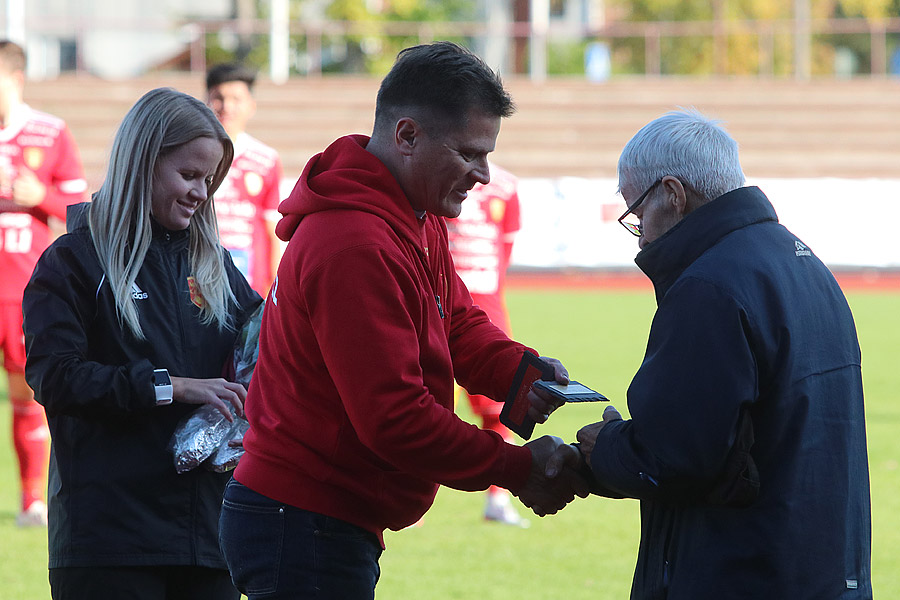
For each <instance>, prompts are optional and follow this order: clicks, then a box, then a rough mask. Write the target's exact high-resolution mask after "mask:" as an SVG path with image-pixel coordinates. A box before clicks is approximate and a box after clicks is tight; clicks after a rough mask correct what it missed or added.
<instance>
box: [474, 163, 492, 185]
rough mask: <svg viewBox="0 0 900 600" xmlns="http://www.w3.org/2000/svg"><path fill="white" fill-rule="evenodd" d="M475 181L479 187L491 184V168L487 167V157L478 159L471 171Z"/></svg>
mask: <svg viewBox="0 0 900 600" xmlns="http://www.w3.org/2000/svg"><path fill="white" fill-rule="evenodd" d="M472 174H473V175H474V176H475V180H476V181H477V182H478V183H480V184H481V185H487V184H489V183H490V182H491V168H490V167H489V166H488V160H487V157H486V156H485V157H483V158H480V159H479V160H478V162H477V164H476V166H475V168H474V169H473V170H472Z"/></svg>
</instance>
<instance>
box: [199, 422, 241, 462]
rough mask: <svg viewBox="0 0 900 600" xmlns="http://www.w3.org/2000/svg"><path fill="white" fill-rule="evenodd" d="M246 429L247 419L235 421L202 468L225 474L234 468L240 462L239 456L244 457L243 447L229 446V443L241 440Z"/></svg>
mask: <svg viewBox="0 0 900 600" xmlns="http://www.w3.org/2000/svg"><path fill="white" fill-rule="evenodd" d="M248 429H250V423H248V422H247V419H235V421H234V423H233V424H232V428H231V431H229V432H228V434H226V435H225V438H224V439H223V440H222V443H221V444H219V447H218V448H217V449H216V451H215V452H214V453H213V455H212V456H210V457H209V458H208V459H206V461H204V462H203V466H204V467H205V468H207V469H209V470H210V471H215V472H216V473H225V472H226V471H230V470H232V469H233V468H235V467H236V466H237V464H238V461H239V460H241V456H243V455H244V448H243V446H230V445H229V442H231V441H232V440H237V439H242V438H243V437H244V434H245V433H247V430H248Z"/></svg>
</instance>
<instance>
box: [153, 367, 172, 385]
mask: <svg viewBox="0 0 900 600" xmlns="http://www.w3.org/2000/svg"><path fill="white" fill-rule="evenodd" d="M153 384H154V385H156V386H160V385H172V380H171V379H170V378H169V372H168V371H166V370H165V369H157V370H155V371H153Z"/></svg>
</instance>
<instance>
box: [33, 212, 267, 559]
mask: <svg viewBox="0 0 900 600" xmlns="http://www.w3.org/2000/svg"><path fill="white" fill-rule="evenodd" d="M84 206H86V205H84ZM81 208H83V206H81V205H79V206H77V207H76V208H70V219H69V220H70V230H72V231H73V232H72V233H69V234H67V235H64V236H62V237H61V238H59V239H58V240H57V241H56V242H55V243H54V244H53V245H52V246H50V248H48V249H47V251H46V252H44V254H43V256H41V258H40V260H39V261H38V263H37V266H36V267H35V270H34V273H33V274H32V277H31V281H30V282H29V283H28V286H27V287H26V289H25V297H24V302H23V310H24V316H25V321H24V330H25V342H26V348H27V351H28V360H27V363H26V366H25V376H26V379H27V380H28V384H29V385H30V386H31V387H32V388H34V391H35V398H36V399H37V401H38V402H40V403H41V404H42V405H43V406H44V408H45V409H46V412H47V417H48V422H49V425H50V431H51V435H52V440H53V442H52V457H51V460H50V477H49V479H50V485H49V488H50V489H49V503H48V504H49V509H50V527H49V555H50V568H57V567H94V566H103V567H110V566H151V565H184V566H201V567H212V568H218V569H224V568H226V567H225V561H224V560H223V558H222V555H221V552H220V551H219V544H218V517H219V511H220V508H221V505H222V494H223V491H224V488H225V484H226V483H227V481H228V479H229V477H230V474H228V473H213V472H211V471H207V470H205V469H202V468H198V469H194V470H192V471H188V472H187V473H184V474H181V475H179V474H178V473H177V472H176V471H175V464H174V459H173V456H172V452H171V451H170V450H169V449H168V444H169V440H170V439H171V437H172V434H173V432H174V431H175V427H176V425H177V424H178V422H179V420H180V419H181V418H183V417H184V416H185V415H187V414H188V413H190V412H191V411H193V410H195V409H196V408H197V407H196V406H193V405H190V404H183V403H180V402H175V403H173V404H170V405H168V406H160V407H156V406H155V392H154V387H153V383H152V375H153V369H154V368H157V369H168V370H169V373H170V374H171V375H173V376H176V377H193V378H215V377H222V376H223V372H225V371H227V368H226V364H231V363H232V361H233V356H234V343H235V338H236V336H237V331H238V330H239V329H240V328H241V326H242V325H243V323H244V322H245V321H246V320H247V318H248V317H249V315H250V314H251V313H252V312H253V310H254V309H255V308H256V307H257V306H258V305H259V304H260V302H261V301H262V300H261V298H260V297H259V295H258V294H257V293H256V292H254V291H253V290H252V289H251V288H250V286H249V284H248V283H247V281H246V280H245V279H244V277H243V276H242V275H241V274H240V272H239V271H238V270H237V268H236V267H235V266H234V264H233V263H232V261H231V258H230V257H229V256H228V255H227V253H226V254H225V255H224V256H223V259H224V261H225V267H226V273H227V275H228V280H229V283H230V285H231V289H232V291H233V292H234V295H235V297H236V299H237V305H234V304H231V305H230V306H229V310H228V312H229V316H230V318H231V324H232V328H223V329H219V328H218V327H217V326H216V325H215V324H208V325H204V324H203V323H201V322H200V309H199V308H198V307H197V306H195V304H194V303H193V302H192V299H191V298H192V293H191V289H190V285H189V282H188V277H189V276H190V275H191V265H190V257H189V253H188V241H189V240H188V234H189V232H188V230H185V231H167V230H166V229H164V228H162V227H161V226H159V225H158V224H156V223H155V222H154V223H153V240H152V242H151V243H150V248H149V250H148V251H147V256H146V257H145V259H144V263H143V266H142V267H141V270H140V272H139V273H138V275H137V280H136V282H135V283H136V287H135V289H134V290H133V295H134V297H135V299H136V304H137V310H138V318H139V319H140V322H141V326H142V328H143V331H144V335H145V336H146V339H145V340H138V339H136V338H135V337H134V335H132V333H131V331H130V330H128V329H126V328H125V327H124V326H123V325H122V324H121V323H120V322H119V319H118V317H117V315H116V309H115V300H114V297H113V294H112V290H111V288H110V286H109V283H108V282H107V281H106V278H105V276H104V273H103V269H102V267H101V266H100V263H99V261H98V259H97V253H96V252H95V250H94V246H93V243H92V241H91V236H90V231H89V229H88V227H87V224H86V221H85V220H84V215H83V214H81V215H77V216H76V219H75V222H76V223H77V222H79V221H80V223H81V224H82V225H81V226H80V227H74V228H73V227H72V226H71V221H72V215H73V211H75V212H80V209H81Z"/></svg>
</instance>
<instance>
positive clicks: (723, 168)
mask: <svg viewBox="0 0 900 600" xmlns="http://www.w3.org/2000/svg"><path fill="white" fill-rule="evenodd" d="M719 123H720V121H717V120H714V119H710V118H709V117H706V116H704V115H703V114H701V113H700V112H699V111H698V110H697V109H695V108H688V109H680V110H677V111H671V112H667V113H666V114H664V115H663V116H661V117H659V118H657V119H655V120H653V121H651V122H650V123H648V124H647V125H645V126H644V127H642V128H641V130H640V131H638V132H637V133H636V134H635V135H634V137H632V138H631V140H630V141H629V142H628V143H627V144H626V145H625V149H624V150H622V154H621V156H620V157H619V164H618V172H619V191H621V188H622V186H623V184H627V185H630V186H634V187H636V188H646V187H649V186H650V185H652V184H653V182H654V181H656V180H658V179H660V178H662V177H665V176H666V175H672V176H673V177H677V178H678V179H680V180H681V181H682V182H684V183H687V184H688V185H689V186H691V187H693V188H694V189H695V190H696V191H697V192H699V193H700V194H701V195H702V196H703V198H702V199H701V201H703V202H708V201H710V200H715V199H716V198H718V197H719V196H721V195H722V194H725V193H727V192H730V191H732V190H735V189H737V188H739V187H742V186H743V185H744V172H743V171H742V170H741V164H740V161H739V160H738V145H737V142H736V141H734V139H733V138H732V137H731V136H730V135H728V132H726V131H725V129H724V128H723V127H721V126H720V125H719Z"/></svg>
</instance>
